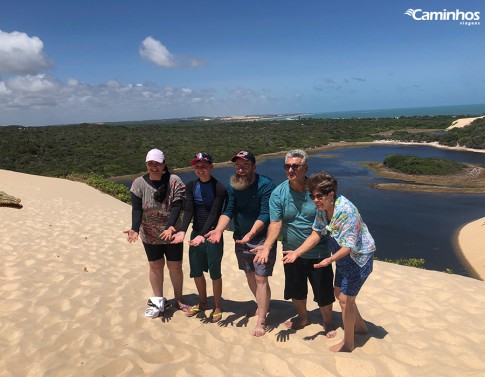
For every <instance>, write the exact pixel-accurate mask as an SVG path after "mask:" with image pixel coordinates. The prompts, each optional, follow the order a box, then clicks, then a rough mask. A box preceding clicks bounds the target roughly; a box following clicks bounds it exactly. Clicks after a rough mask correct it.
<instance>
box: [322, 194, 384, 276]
mask: <svg viewBox="0 0 485 377" xmlns="http://www.w3.org/2000/svg"><path fill="white" fill-rule="evenodd" d="M312 228H313V230H314V231H315V232H317V233H319V234H320V235H321V236H324V235H326V234H327V233H330V236H331V237H333V238H334V239H335V241H336V242H337V243H338V244H339V246H340V247H349V248H350V257H351V258H352V259H353V260H354V262H355V263H357V264H358V265H359V266H360V267H362V266H364V265H365V264H366V262H367V261H368V260H369V259H370V258H371V257H372V256H373V253H374V251H375V250H376V246H375V242H374V239H373V238H372V236H371V234H370V233H369V230H368V229H367V225H365V223H364V221H363V220H362V217H361V216H360V213H359V210H358V209H357V207H355V206H354V205H353V204H352V202H350V200H348V199H347V198H345V197H344V196H342V195H339V196H338V197H337V200H336V201H335V210H334V213H333V216H332V219H331V220H330V223H329V222H328V220H327V215H326V213H325V211H317V214H316V216H315V220H314V222H313V227H312Z"/></svg>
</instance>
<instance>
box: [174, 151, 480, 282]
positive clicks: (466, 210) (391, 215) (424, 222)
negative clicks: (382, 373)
mask: <svg viewBox="0 0 485 377" xmlns="http://www.w3.org/2000/svg"><path fill="white" fill-rule="evenodd" d="M395 153H399V154H411V155H415V156H419V157H436V158H446V159H450V160H455V161H461V162H468V163H473V164H479V165H481V166H485V154H484V153H474V152H463V151H452V150H445V149H439V148H434V147H429V146H403V145H373V146H368V147H351V148H342V149H338V150H333V151H328V152H319V153H316V154H313V155H311V156H310V160H309V167H310V169H309V173H310V174H311V173H315V172H317V171H320V170H326V171H328V172H329V173H331V174H333V175H334V176H335V177H336V178H337V179H338V181H339V193H340V194H342V195H345V196H346V197H347V198H348V199H350V200H351V201H352V202H353V203H354V204H355V205H356V206H357V208H359V211H360V212H361V215H362V217H363V219H364V221H365V223H366V224H367V226H368V227H369V230H370V232H371V233H372V235H373V237H374V238H375V240H376V245H377V251H376V257H377V258H379V259H384V258H392V259H395V258H424V259H425V261H426V263H425V268H427V269H432V270H438V271H444V270H445V269H447V268H450V269H452V270H453V272H454V273H457V274H460V275H464V276H471V272H470V271H469V269H468V268H467V265H466V263H465V262H464V261H463V259H462V258H461V257H460V253H459V251H458V248H457V245H455V240H456V235H457V231H458V230H459V228H460V227H461V226H463V225H465V224H466V223H468V222H470V221H473V220H476V219H478V218H480V217H483V216H485V195H481V194H480V195H470V194H436V193H420V192H405V191H387V190H377V189H373V188H371V187H370V184H372V183H379V182H389V180H388V179H384V178H381V177H379V176H378V175H377V174H375V173H374V172H372V171H369V170H368V169H366V168H364V167H362V166H360V165H359V162H362V161H382V160H383V159H384V158H385V157H386V156H387V155H389V154H395ZM283 163H284V158H283V157H281V156H280V157H277V158H271V159H266V160H263V161H261V162H258V164H257V172H258V173H259V174H263V175H266V176H268V177H270V178H272V179H273V180H274V182H275V183H276V184H279V183H281V182H282V181H283V180H285V173H284V170H283ZM233 172H234V169H233V168H232V167H223V168H217V169H214V171H213V175H214V176H215V177H216V178H217V179H219V180H220V181H222V182H224V183H226V182H228V179H229V177H230V175H232V174H233ZM178 175H179V176H180V177H181V178H182V180H183V181H184V182H188V181H189V180H192V179H194V178H195V175H194V174H193V173H178Z"/></svg>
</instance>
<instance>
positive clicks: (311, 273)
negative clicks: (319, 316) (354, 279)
mask: <svg viewBox="0 0 485 377" xmlns="http://www.w3.org/2000/svg"><path fill="white" fill-rule="evenodd" d="M322 260H323V258H318V259H304V258H297V259H296V260H295V262H293V263H287V264H285V265H284V269H285V296H284V297H285V300H290V299H295V300H306V299H307V296H308V282H307V280H308V281H309V282H310V285H311V286H312V290H313V301H316V302H317V303H318V306H319V307H323V306H327V305H329V304H331V303H333V302H334V301H335V296H334V293H333V269H332V265H329V266H327V267H323V268H314V267H313V265H314V264H316V263H319V262H321V261H322Z"/></svg>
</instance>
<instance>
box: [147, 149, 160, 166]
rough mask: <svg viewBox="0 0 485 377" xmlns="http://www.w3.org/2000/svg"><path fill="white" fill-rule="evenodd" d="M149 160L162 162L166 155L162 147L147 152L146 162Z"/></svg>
mask: <svg viewBox="0 0 485 377" xmlns="http://www.w3.org/2000/svg"><path fill="white" fill-rule="evenodd" d="M148 161H156V162H159V163H161V164H163V162H164V161H165V155H164V154H163V152H162V151H161V150H160V149H152V150H151V151H149V152H148V153H147V158H146V159H145V162H148Z"/></svg>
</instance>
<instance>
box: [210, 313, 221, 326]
mask: <svg viewBox="0 0 485 377" xmlns="http://www.w3.org/2000/svg"><path fill="white" fill-rule="evenodd" d="M221 319H222V312H220V313H215V314H212V320H211V322H212V323H216V322H219V321H220V320H221Z"/></svg>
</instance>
